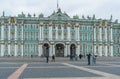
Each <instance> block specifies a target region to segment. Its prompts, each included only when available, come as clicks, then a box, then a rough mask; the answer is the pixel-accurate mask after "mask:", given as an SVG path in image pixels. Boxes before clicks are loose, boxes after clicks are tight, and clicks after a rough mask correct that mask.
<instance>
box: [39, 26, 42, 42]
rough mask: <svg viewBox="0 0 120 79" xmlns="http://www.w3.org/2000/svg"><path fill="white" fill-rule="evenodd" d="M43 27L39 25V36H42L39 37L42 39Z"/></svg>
mask: <svg viewBox="0 0 120 79" xmlns="http://www.w3.org/2000/svg"><path fill="white" fill-rule="evenodd" d="M41 29H42V28H41V26H39V37H40V38H39V39H40V40H41V39H42V38H41V35H42V34H41V33H42V32H41V31H42V30H41Z"/></svg>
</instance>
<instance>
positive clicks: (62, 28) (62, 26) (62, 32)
mask: <svg viewBox="0 0 120 79" xmlns="http://www.w3.org/2000/svg"><path fill="white" fill-rule="evenodd" d="M63 39H64V28H63V26H62V40H63Z"/></svg>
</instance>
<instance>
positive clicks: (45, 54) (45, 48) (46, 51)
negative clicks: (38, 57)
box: [42, 43, 49, 56]
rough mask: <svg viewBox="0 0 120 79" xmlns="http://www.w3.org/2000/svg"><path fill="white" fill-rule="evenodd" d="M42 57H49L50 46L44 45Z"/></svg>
mask: <svg viewBox="0 0 120 79" xmlns="http://www.w3.org/2000/svg"><path fill="white" fill-rule="evenodd" d="M42 56H49V44H47V43H45V44H44V45H43V54H42Z"/></svg>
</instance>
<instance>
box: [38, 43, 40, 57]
mask: <svg viewBox="0 0 120 79" xmlns="http://www.w3.org/2000/svg"><path fill="white" fill-rule="evenodd" d="M38 52H39V53H38V56H41V54H40V45H38Z"/></svg>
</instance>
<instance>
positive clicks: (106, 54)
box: [105, 45, 108, 56]
mask: <svg viewBox="0 0 120 79" xmlns="http://www.w3.org/2000/svg"><path fill="white" fill-rule="evenodd" d="M105 56H108V48H107V45H106V46H105Z"/></svg>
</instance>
